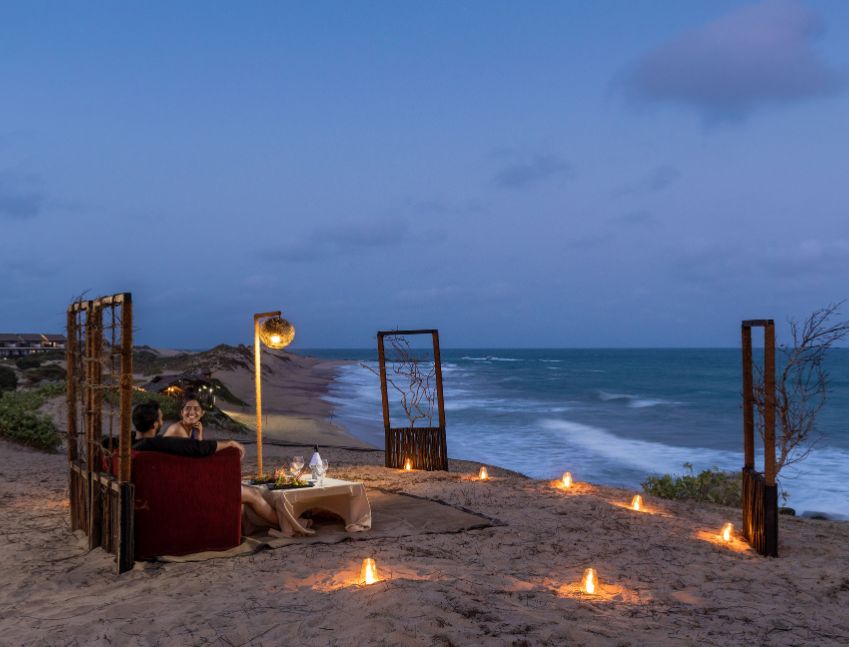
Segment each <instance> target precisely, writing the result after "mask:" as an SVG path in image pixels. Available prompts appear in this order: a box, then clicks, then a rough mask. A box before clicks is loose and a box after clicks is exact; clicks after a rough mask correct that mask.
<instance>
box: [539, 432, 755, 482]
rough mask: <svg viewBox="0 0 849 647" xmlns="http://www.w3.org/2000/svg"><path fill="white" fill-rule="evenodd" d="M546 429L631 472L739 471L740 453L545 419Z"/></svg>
mask: <svg viewBox="0 0 849 647" xmlns="http://www.w3.org/2000/svg"><path fill="white" fill-rule="evenodd" d="M540 424H541V426H542V427H543V428H545V429H549V430H553V431H557V432H559V433H560V434H562V435H563V436H564V439H565V440H566V441H567V442H568V443H569V444H572V445H577V446H579V447H582V448H583V449H585V450H588V451H589V452H591V453H592V454H594V455H596V456H601V457H604V458H606V459H608V460H609V461H612V462H615V463H618V464H620V465H625V466H628V467H631V468H635V469H639V470H642V471H644V472H645V473H646V474H651V473H670V472H680V471H681V466H682V465H683V464H684V463H692V464H693V465H694V466H697V467H698V468H700V469H708V468H710V467H713V466H717V467H719V468H721V469H739V468H740V465H741V464H742V460H743V459H742V453H737V452H728V451H721V450H715V449H704V448H693V447H675V446H672V445H664V444H661V443H653V442H649V441H645V440H634V439H630V438H621V437H619V436H615V435H614V434H612V433H610V432H609V431H606V430H604V429H601V428H600V427H592V426H590V425H584V424H581V423H578V422H572V421H569V420H560V419H545V420H542V421H541V422H540Z"/></svg>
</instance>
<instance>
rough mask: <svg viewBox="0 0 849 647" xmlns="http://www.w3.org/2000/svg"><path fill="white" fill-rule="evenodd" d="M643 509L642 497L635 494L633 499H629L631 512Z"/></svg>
mask: <svg viewBox="0 0 849 647" xmlns="http://www.w3.org/2000/svg"><path fill="white" fill-rule="evenodd" d="M642 508H643V497H641V496H640V495H639V494H635V495H634V498H633V499H631V510H636V511H637V512H639V511H640V510H642Z"/></svg>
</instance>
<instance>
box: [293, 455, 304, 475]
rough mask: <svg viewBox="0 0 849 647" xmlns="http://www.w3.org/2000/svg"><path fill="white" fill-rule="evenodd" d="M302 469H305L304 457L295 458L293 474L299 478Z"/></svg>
mask: <svg viewBox="0 0 849 647" xmlns="http://www.w3.org/2000/svg"><path fill="white" fill-rule="evenodd" d="M302 469H304V457H303V456H295V457H294V458H293V459H292V474H293V475H294V476H296V477H297V476H298V474H300V472H301V470H302Z"/></svg>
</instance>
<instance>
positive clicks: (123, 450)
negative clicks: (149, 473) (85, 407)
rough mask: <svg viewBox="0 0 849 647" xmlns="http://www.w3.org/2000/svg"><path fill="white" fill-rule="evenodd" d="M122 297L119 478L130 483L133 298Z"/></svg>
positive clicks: (126, 293)
mask: <svg viewBox="0 0 849 647" xmlns="http://www.w3.org/2000/svg"><path fill="white" fill-rule="evenodd" d="M121 297H122V298H121V387H120V388H121V400H120V402H121V405H120V406H121V409H120V411H121V414H120V415H121V430H120V434H121V437H120V440H119V441H118V447H119V450H118V451H119V453H120V458H119V460H120V464H121V468H120V474H119V475H118V476H119V479H120V481H121V482H122V483H128V482H129V481H130V479H131V476H132V475H131V461H130V451H131V449H132V444H133V441H132V427H131V422H132V415H133V297H132V295H130V294H129V293H128V292H125V293H124V294H123V295H121ZM121 509H122V510H123V504H122V507H121ZM122 527H123V526H122Z"/></svg>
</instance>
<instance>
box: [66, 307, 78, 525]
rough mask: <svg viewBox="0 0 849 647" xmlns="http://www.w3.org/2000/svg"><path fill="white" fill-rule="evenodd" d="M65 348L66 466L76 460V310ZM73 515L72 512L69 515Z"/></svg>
mask: <svg viewBox="0 0 849 647" xmlns="http://www.w3.org/2000/svg"><path fill="white" fill-rule="evenodd" d="M66 328H67V330H66V333H67V335H68V342H67V343H68V345H67V346H66V347H65V364H66V366H67V367H66V369H65V385H66V393H65V402H66V404H67V408H68V417H67V422H68V464H69V465H70V464H71V463H73V462H74V461H75V460H77V310H76V308H75V307H74V306H73V305H72V306H71V307H70V308H68V319H67V327H66ZM71 514H72V515H73V512H72V513H71Z"/></svg>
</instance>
